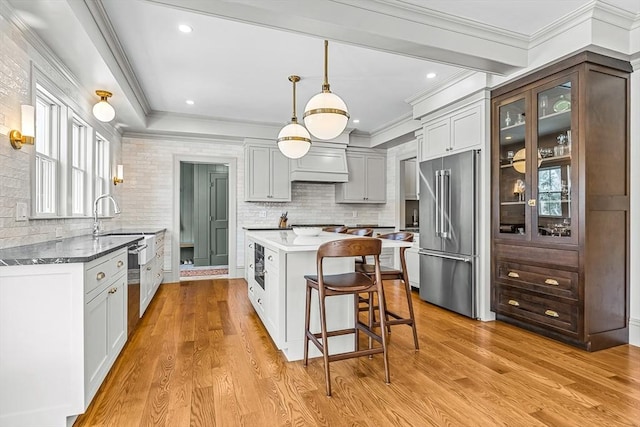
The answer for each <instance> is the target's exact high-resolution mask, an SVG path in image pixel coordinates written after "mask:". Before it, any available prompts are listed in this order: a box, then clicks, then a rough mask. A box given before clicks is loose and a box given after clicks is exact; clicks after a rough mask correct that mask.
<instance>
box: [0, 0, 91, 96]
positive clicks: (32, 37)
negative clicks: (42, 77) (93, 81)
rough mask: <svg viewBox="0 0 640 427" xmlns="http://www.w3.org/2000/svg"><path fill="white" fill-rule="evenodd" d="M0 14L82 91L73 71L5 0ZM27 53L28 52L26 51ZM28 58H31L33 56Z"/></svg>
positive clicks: (1, 5) (1, 0)
mask: <svg viewBox="0 0 640 427" xmlns="http://www.w3.org/2000/svg"><path fill="white" fill-rule="evenodd" d="M0 15H2V16H4V17H5V18H7V20H8V21H9V22H11V23H12V24H13V25H14V26H15V27H16V28H17V29H18V31H20V33H21V34H22V37H24V39H25V40H26V42H27V43H28V44H29V45H30V46H31V47H32V48H33V49H34V50H35V51H36V52H38V54H40V55H41V56H42V58H43V59H44V60H45V61H47V62H48V63H49V64H50V65H51V66H53V67H54V68H55V69H56V70H57V71H58V72H59V73H60V74H61V75H62V76H63V77H64V78H65V79H66V80H67V81H68V83H70V84H71V85H72V86H73V87H74V88H75V89H77V90H78V91H84V89H83V88H82V86H81V85H80V81H79V80H78V78H77V77H76V76H75V74H73V72H72V71H71V70H70V69H69V68H68V67H67V66H66V65H65V64H64V63H63V62H62V61H61V60H60V58H58V56H57V55H56V54H55V53H54V52H53V51H52V50H51V49H50V48H49V46H48V45H47V44H46V43H44V41H43V40H42V39H41V38H40V37H39V36H38V35H37V34H36V33H34V32H33V31H32V30H31V28H29V26H28V25H27V24H25V23H24V21H23V20H22V19H20V17H19V16H18V15H17V14H16V13H15V10H14V9H13V7H12V6H11V5H10V4H9V3H8V2H7V1H6V0H0ZM27 53H28V52H27ZM29 56H30V59H31V60H33V58H31V55H29Z"/></svg>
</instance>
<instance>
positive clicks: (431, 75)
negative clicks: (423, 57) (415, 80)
mask: <svg viewBox="0 0 640 427" xmlns="http://www.w3.org/2000/svg"><path fill="white" fill-rule="evenodd" d="M435 77H436V73H428V74H427V78H428V79H433V78H435Z"/></svg>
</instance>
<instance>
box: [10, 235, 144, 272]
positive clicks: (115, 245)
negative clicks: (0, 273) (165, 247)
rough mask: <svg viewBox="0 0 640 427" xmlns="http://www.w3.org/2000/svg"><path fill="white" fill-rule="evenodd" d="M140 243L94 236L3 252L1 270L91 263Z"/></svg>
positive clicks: (129, 238) (132, 239) (119, 238)
mask: <svg viewBox="0 0 640 427" xmlns="http://www.w3.org/2000/svg"><path fill="white" fill-rule="evenodd" d="M138 240H140V237H136V236H130V235H128V236H115V235H108V236H99V237H96V238H94V237H93V236H92V235H86V236H78V237H71V238H68V239H61V240H52V241H48V242H42V243H35V244H33V245H26V246H16V247H13V248H6V249H0V266H10V265H35V264H70V263H76V262H83V263H84V262H89V261H92V260H94V259H96V258H99V257H101V256H103V255H106V254H108V253H111V252H114V251H117V250H118V249H120V248H125V247H127V246H129V245H131V244H132V243H134V242H136V241H138Z"/></svg>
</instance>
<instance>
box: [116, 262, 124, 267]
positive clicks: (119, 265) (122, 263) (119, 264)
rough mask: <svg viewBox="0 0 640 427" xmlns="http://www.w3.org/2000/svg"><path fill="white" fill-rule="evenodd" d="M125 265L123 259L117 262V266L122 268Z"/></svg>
mask: <svg viewBox="0 0 640 427" xmlns="http://www.w3.org/2000/svg"><path fill="white" fill-rule="evenodd" d="M123 265H124V262H122V260H120V261H118V263H117V264H116V267H118V268H120V267H122V266H123Z"/></svg>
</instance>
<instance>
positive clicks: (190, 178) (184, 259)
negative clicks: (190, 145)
mask: <svg viewBox="0 0 640 427" xmlns="http://www.w3.org/2000/svg"><path fill="white" fill-rule="evenodd" d="M235 164H236V160H235V159H227V158H214V157H201V158H193V157H192V156H180V155H176V156H174V171H175V172H174V173H175V176H176V177H177V178H179V179H176V180H175V181H174V195H175V199H174V200H175V205H174V206H175V211H174V212H175V213H174V226H175V228H174V230H176V231H177V232H176V233H175V234H174V239H173V242H172V243H173V246H172V247H173V251H172V266H173V268H172V270H173V272H174V273H173V277H174V280H175V281H178V280H199V279H210V278H219V277H235V275H236V271H235V269H236V265H235V264H236V259H235V248H236V243H235V239H236V233H235V226H236V221H235V211H236V209H235V203H236V197H235V191H230V190H232V189H235V181H236V180H235V173H236V168H235Z"/></svg>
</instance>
